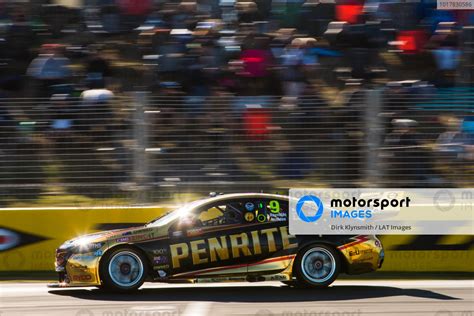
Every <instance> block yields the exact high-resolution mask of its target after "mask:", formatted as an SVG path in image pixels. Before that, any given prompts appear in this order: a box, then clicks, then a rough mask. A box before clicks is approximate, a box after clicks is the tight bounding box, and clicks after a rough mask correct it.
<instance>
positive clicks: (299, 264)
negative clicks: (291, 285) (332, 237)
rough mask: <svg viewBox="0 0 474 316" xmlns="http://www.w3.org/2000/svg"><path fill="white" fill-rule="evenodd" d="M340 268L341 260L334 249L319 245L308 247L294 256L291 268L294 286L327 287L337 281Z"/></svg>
mask: <svg viewBox="0 0 474 316" xmlns="http://www.w3.org/2000/svg"><path fill="white" fill-rule="evenodd" d="M340 268H341V258H340V257H339V254H338V253H337V252H336V250H335V249H334V248H332V247H330V246H327V245H320V244H314V245H310V246H308V247H306V248H304V249H303V250H302V251H300V252H299V253H298V255H297V256H296V259H295V263H294V266H293V270H294V271H295V276H296V286H298V287H305V288H325V287H328V286H329V285H330V284H331V283H333V282H334V280H336V279H337V276H338V275H339V271H340Z"/></svg>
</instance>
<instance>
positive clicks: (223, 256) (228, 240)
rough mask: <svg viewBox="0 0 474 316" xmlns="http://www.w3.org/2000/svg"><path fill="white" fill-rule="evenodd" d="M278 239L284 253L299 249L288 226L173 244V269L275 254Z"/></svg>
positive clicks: (171, 247) (171, 248) (171, 246)
mask: <svg viewBox="0 0 474 316" xmlns="http://www.w3.org/2000/svg"><path fill="white" fill-rule="evenodd" d="M276 239H278V240H279V241H281V245H282V248H283V250H287V249H293V248H297V247H298V244H297V243H296V238H295V237H294V236H291V235H290V234H289V233H288V227H287V226H282V227H273V228H266V229H262V230H254V231H250V232H243V233H237V234H230V235H223V236H217V237H211V238H206V239H197V240H192V241H189V242H182V243H176V244H172V245H170V252H171V260H172V267H173V268H180V267H181V266H182V264H183V262H184V261H186V262H188V263H189V262H192V264H193V265H200V264H207V263H212V262H217V261H224V260H229V259H238V258H241V257H248V256H253V255H259V254H262V253H273V252H275V251H277V246H276V245H277V242H276Z"/></svg>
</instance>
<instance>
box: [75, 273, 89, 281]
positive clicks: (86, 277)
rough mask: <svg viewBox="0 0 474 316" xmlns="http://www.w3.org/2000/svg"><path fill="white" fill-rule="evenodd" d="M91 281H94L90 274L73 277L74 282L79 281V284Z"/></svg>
mask: <svg viewBox="0 0 474 316" xmlns="http://www.w3.org/2000/svg"><path fill="white" fill-rule="evenodd" d="M91 279H92V276H90V275H89V274H84V275H73V276H72V280H73V281H77V282H84V281H90V280H91Z"/></svg>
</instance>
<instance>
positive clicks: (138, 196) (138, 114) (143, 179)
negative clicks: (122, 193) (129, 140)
mask: <svg viewBox="0 0 474 316" xmlns="http://www.w3.org/2000/svg"><path fill="white" fill-rule="evenodd" d="M132 98H133V104H134V107H135V109H134V110H135V111H134V119H133V137H134V141H135V142H134V148H133V179H134V182H135V185H136V190H135V198H134V203H136V204H145V203H147V202H148V200H147V197H146V194H147V188H148V170H149V169H148V161H147V157H146V148H147V146H148V137H147V136H148V133H147V124H146V115H145V107H146V105H147V102H148V93H147V92H145V91H138V92H134V93H133V96H132Z"/></svg>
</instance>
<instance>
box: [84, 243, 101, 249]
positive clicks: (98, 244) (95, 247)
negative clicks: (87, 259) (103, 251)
mask: <svg viewBox="0 0 474 316" xmlns="http://www.w3.org/2000/svg"><path fill="white" fill-rule="evenodd" d="M103 245H104V244H103V243H100V242H96V243H92V244H89V245H87V248H88V249H91V250H95V249H100V248H102V246H103Z"/></svg>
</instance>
